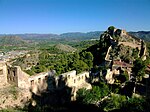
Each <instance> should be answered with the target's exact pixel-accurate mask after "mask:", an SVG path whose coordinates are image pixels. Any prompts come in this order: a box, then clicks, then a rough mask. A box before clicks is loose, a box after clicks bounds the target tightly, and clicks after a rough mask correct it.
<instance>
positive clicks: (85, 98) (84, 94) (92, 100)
mask: <svg viewBox="0 0 150 112" xmlns="http://www.w3.org/2000/svg"><path fill="white" fill-rule="evenodd" d="M108 94H109V88H108V86H107V85H106V84H104V83H102V82H101V83H100V84H99V85H97V86H93V87H92V89H91V90H86V89H80V90H79V91H78V92H77V101H78V102H81V103H83V104H96V103H97V102H98V101H100V100H101V99H102V98H103V97H105V96H107V95H108Z"/></svg>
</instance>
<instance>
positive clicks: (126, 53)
mask: <svg viewBox="0 0 150 112" xmlns="http://www.w3.org/2000/svg"><path fill="white" fill-rule="evenodd" d="M110 47H111V49H110ZM100 48H101V49H103V50H101V51H102V53H103V54H104V56H105V57H104V59H105V60H107V61H108V60H118V59H121V60H123V61H125V62H127V63H129V62H133V60H134V59H135V58H137V57H141V58H143V59H145V58H146V44H145V42H144V41H143V40H141V39H139V38H137V37H134V36H131V35H129V34H128V33H127V32H126V31H125V30H121V29H117V28H115V27H113V26H110V27H109V28H108V29H107V31H105V32H104V33H103V34H102V35H101V36H100Z"/></svg>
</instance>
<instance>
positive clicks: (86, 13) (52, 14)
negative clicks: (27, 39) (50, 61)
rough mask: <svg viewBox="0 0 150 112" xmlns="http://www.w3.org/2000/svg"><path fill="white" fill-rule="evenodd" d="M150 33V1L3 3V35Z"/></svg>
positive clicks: (30, 0) (15, 0)
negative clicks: (115, 29) (109, 31)
mask: <svg viewBox="0 0 150 112" xmlns="http://www.w3.org/2000/svg"><path fill="white" fill-rule="evenodd" d="M110 25H113V26H116V27H118V28H122V29H126V30H127V31H138V30H150V0H0V33H1V34H4V33H58V34H59V33H64V32H88V31H104V30H106V29H107V27H108V26H110Z"/></svg>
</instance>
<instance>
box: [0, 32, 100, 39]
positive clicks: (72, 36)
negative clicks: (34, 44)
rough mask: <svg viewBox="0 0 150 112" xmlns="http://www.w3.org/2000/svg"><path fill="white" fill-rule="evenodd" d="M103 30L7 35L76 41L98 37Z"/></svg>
mask: <svg viewBox="0 0 150 112" xmlns="http://www.w3.org/2000/svg"><path fill="white" fill-rule="evenodd" d="M101 33H102V32H101V31H94V32H87V33H81V32H72V33H62V34H60V35H58V34H36V33H35V34H34V33H33V34H11V35H9V34H8V35H7V36H19V37H21V38H22V39H24V40H34V41H45V40H46V41H48V40H51V41H53V40H54V41H55V40H57V41H62V40H63V41H64V40H65V41H74V40H78V41H81V40H89V39H98V38H99V35H100V34H101ZM0 36H5V35H3V34H0Z"/></svg>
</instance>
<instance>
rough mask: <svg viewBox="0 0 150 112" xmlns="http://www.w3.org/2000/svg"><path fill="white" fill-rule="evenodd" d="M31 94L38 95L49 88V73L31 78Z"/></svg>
mask: <svg viewBox="0 0 150 112" xmlns="http://www.w3.org/2000/svg"><path fill="white" fill-rule="evenodd" d="M28 82H29V88H30V90H31V92H33V93H38V92H40V91H43V90H45V89H47V87H48V72H46V73H45V72H44V73H40V74H37V75H35V76H30V77H29V79H28Z"/></svg>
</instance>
